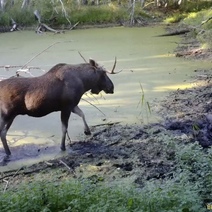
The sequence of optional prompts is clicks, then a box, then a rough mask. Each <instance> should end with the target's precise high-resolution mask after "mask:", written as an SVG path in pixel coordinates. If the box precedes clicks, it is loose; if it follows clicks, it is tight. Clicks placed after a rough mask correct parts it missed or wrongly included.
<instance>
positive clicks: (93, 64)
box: [89, 59, 96, 67]
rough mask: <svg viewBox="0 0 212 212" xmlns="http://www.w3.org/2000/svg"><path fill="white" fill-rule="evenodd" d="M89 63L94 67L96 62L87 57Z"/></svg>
mask: <svg viewBox="0 0 212 212" xmlns="http://www.w3.org/2000/svg"><path fill="white" fill-rule="evenodd" d="M89 63H90V64H91V65H92V66H94V67H96V62H95V61H94V60H93V59H89Z"/></svg>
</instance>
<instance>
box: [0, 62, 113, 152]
mask: <svg viewBox="0 0 212 212" xmlns="http://www.w3.org/2000/svg"><path fill="white" fill-rule="evenodd" d="M115 66H116V59H115V62H114V65H113V68H112V70H111V71H107V70H106V69H105V68H103V67H102V66H100V65H99V64H97V63H96V62H95V60H93V59H90V60H89V62H86V63H82V64H77V65H71V64H65V63H60V64H57V65H55V66H54V67H52V68H51V69H50V70H49V71H48V72H46V73H45V74H43V75H41V76H38V77H27V78H24V77H12V78H8V79H5V80H2V81H0V137H1V141H2V144H3V147H4V150H5V153H6V155H7V156H9V155H11V152H10V149H9V147H8V144H7V140H6V135H7V131H8V130H9V128H10V126H11V124H12V122H13V120H14V119H15V117H16V116H17V115H28V116H32V117H42V116H46V115H47V114H49V113H52V112H56V111H60V112H61V123H62V139H61V146H60V148H61V150H62V151H65V150H66V146H65V139H66V135H68V132H67V129H68V121H69V117H70V115H71V112H73V113H75V114H77V115H79V116H80V117H81V118H82V120H83V122H84V133H85V134H90V129H89V127H88V125H87V123H86V120H85V115H84V113H83V112H82V110H81V109H80V108H79V107H78V103H79V101H80V99H81V97H82V95H83V94H84V93H85V92H87V91H89V90H90V91H91V93H92V94H99V92H100V91H104V92H105V93H107V94H113V93H114V85H113V83H112V81H111V80H110V78H109V77H108V76H107V73H109V74H115V73H116V72H114V70H115Z"/></svg>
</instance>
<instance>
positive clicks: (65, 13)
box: [59, 0, 71, 25]
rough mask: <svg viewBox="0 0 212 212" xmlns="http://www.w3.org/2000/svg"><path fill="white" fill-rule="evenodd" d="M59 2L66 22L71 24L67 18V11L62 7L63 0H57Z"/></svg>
mask: <svg viewBox="0 0 212 212" xmlns="http://www.w3.org/2000/svg"><path fill="white" fill-rule="evenodd" d="M59 2H60V3H61V6H62V11H63V13H64V15H65V18H66V20H67V21H68V23H69V24H70V25H71V21H70V20H69V18H68V15H67V12H66V10H65V7H64V4H63V1H62V0H59Z"/></svg>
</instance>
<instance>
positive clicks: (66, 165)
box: [60, 160, 72, 171]
mask: <svg viewBox="0 0 212 212" xmlns="http://www.w3.org/2000/svg"><path fill="white" fill-rule="evenodd" d="M60 163H62V164H63V165H64V166H65V167H66V168H67V169H68V170H69V171H71V170H72V169H71V168H70V167H69V166H68V165H67V164H66V163H65V162H64V161H62V160H60Z"/></svg>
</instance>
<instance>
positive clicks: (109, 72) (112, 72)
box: [107, 57, 122, 74]
mask: <svg viewBox="0 0 212 212" xmlns="http://www.w3.org/2000/svg"><path fill="white" fill-rule="evenodd" d="M115 67H116V57H115V62H114V65H113V68H112V70H111V71H107V73H108V74H118V73H119V72H121V71H122V70H121V71H118V72H114V70H115Z"/></svg>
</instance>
